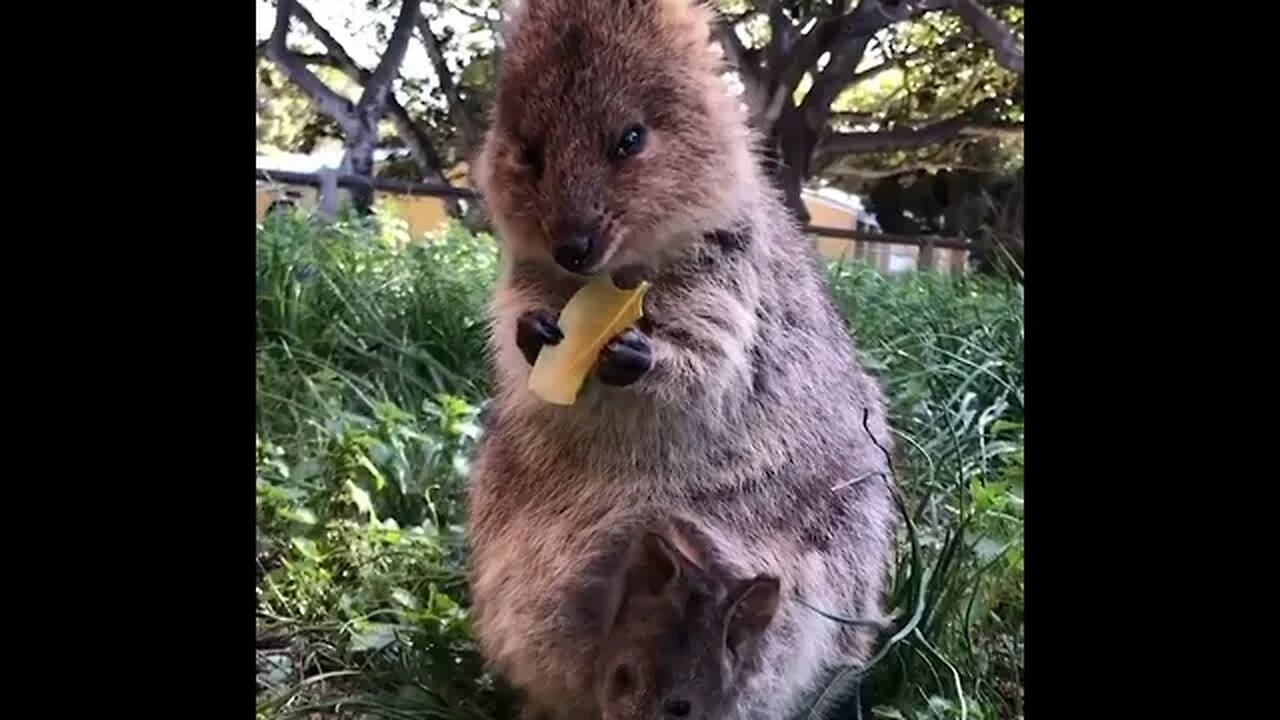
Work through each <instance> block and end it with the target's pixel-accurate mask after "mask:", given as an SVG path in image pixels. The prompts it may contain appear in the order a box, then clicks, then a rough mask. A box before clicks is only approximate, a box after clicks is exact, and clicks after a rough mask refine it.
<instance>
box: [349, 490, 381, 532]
mask: <svg viewBox="0 0 1280 720" xmlns="http://www.w3.org/2000/svg"><path fill="white" fill-rule="evenodd" d="M347 492H348V493H350V494H351V502H353V503H355V506H356V509H357V510H359V511H360V512H361V513H364V514H365V515H368V516H369V520H370V521H371V522H373V521H376V520H377V519H378V515H377V513H376V512H374V509H373V500H372V499H371V498H370V497H369V493H367V492H365V490H364V488H362V487H360V486H359V485H356V484H355V483H353V482H351V481H350V480H348V481H347Z"/></svg>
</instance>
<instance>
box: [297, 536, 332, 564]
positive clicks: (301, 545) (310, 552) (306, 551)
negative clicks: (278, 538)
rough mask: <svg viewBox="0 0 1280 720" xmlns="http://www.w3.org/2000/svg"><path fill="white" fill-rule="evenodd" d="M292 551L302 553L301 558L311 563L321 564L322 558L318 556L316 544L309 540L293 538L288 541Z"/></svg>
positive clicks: (318, 551)
mask: <svg viewBox="0 0 1280 720" xmlns="http://www.w3.org/2000/svg"><path fill="white" fill-rule="evenodd" d="M289 542H290V544H292V545H293V547H294V549H295V550H297V551H298V552H300V553H302V556H303V557H305V558H306V559H308V560H310V561H311V562H316V563H318V562H321V561H322V560H323V559H324V558H323V556H321V555H320V550H319V549H318V548H316V543H315V541H314V540H311V539H310V538H304V537H295V538H293V539H292V540H290V541H289Z"/></svg>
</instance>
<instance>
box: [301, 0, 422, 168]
mask: <svg viewBox="0 0 1280 720" xmlns="http://www.w3.org/2000/svg"><path fill="white" fill-rule="evenodd" d="M293 15H294V17H296V18H297V19H298V20H299V21H300V22H302V24H303V25H305V26H306V28H307V30H308V31H309V32H310V33H311V34H312V35H315V36H316V39H317V40H319V41H320V44H321V45H324V47H325V50H327V51H328V54H327V55H300V54H298V53H292V54H293V55H294V57H296V58H298V59H299V60H300V61H302V62H304V63H307V64H315V65H325V66H329V67H334V68H337V69H339V70H341V71H342V72H343V73H345V74H346V75H347V77H349V78H351V79H353V80H355V81H356V82H358V83H360V84H361V86H367V84H368V83H369V82H370V81H371V79H372V73H370V72H369V71H368V70H365V69H364V68H361V67H360V66H359V65H357V64H356V61H355V59H353V58H352V57H351V54H350V53H348V52H347V50H346V48H344V47H343V46H342V43H340V42H338V40H337V38H335V37H334V36H333V34H332V33H330V32H329V31H328V30H327V29H325V27H324V26H323V25H321V24H320V23H319V22H317V21H316V19H315V17H314V16H313V15H312V14H311V12H310V11H309V10H307V9H306V8H305V7H303V6H302V5H300V4H298V3H296V2H295V3H294V4H293ZM386 113H387V115H388V116H390V118H391V122H392V124H393V125H395V128H396V134H397V135H399V136H400V139H401V140H403V141H404V144H405V145H406V146H407V147H408V148H409V152H410V153H412V154H413V158H414V160H415V161H416V162H417V165H418V171H419V172H421V173H422V177H423V178H424V179H429V180H434V181H437V182H441V183H445V182H447V181H446V179H445V177H444V174H443V172H442V170H443V167H444V163H443V161H442V160H441V159H440V155H439V153H437V152H436V149H435V144H434V143H432V141H431V138H430V137H428V136H427V134H426V133H425V132H424V131H423V130H422V128H421V127H420V126H419V125H418V124H417V123H416V122H414V121H413V119H412V118H411V117H409V111H408V110H405V108H404V106H403V105H401V104H400V101H399V100H398V99H396V96H395V93H394V92H388V93H387V95H386Z"/></svg>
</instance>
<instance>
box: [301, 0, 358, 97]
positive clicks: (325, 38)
mask: <svg viewBox="0 0 1280 720" xmlns="http://www.w3.org/2000/svg"><path fill="white" fill-rule="evenodd" d="M293 16H294V17H296V18H298V20H299V21H300V22H301V23H302V24H303V25H305V26H306V28H307V30H308V31H309V32H310V33H311V34H312V35H315V36H316V39H317V40H319V41H320V44H321V45H324V48H325V50H327V51H329V54H330V55H332V56H333V58H334V59H336V60H337V61H338V63H339V67H342V68H343V69H344V71H347V74H348V75H351V74H352V73H351V72H350V71H349V70H347V69H348V68H356V69H357V70H356V75H359V74H360V73H361V72H365V71H362V70H359V69H358V68H359V66H358V65H356V61H355V60H354V59H353V58H352V57H351V55H349V54H348V53H347V49H346V48H344V47H342V43H340V42H338V40H337V38H335V37H334V36H333V35H332V34H331V33H330V32H329V31H328V30H326V29H325V27H324V26H323V25H321V24H320V23H318V22H316V19H315V16H313V15H312V14H311V11H310V10H308V9H306V8H305V7H303V6H302V5H301V4H299V3H296V2H295V3H294V4H293ZM358 79H359V80H360V83H361V84H362V85H363V84H364V82H365V79H364V78H363V77H360V78H358Z"/></svg>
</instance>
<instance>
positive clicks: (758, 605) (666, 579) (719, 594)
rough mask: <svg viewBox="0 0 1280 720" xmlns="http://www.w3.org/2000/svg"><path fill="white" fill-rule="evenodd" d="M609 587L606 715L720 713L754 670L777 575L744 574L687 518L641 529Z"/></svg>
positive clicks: (599, 689) (614, 718)
mask: <svg viewBox="0 0 1280 720" xmlns="http://www.w3.org/2000/svg"><path fill="white" fill-rule="evenodd" d="M619 568H620V569H619V570H618V572H617V574H616V575H615V577H614V578H613V581H612V582H611V583H610V584H609V585H608V590H607V591H606V592H605V594H604V598H605V599H604V603H605V608H604V610H603V612H602V614H601V617H602V618H604V620H605V626H604V628H605V631H604V638H603V642H602V644H601V651H600V655H599V658H598V661H597V663H596V667H595V676H594V684H595V694H596V699H597V701H598V703H599V705H600V708H601V711H602V713H601V717H602V720H667V719H669V718H689V719H690V720H698V719H700V718H717V717H720V716H721V714H722V713H723V712H725V710H726V709H727V708H729V707H730V706H731V704H732V703H733V702H734V699H735V697H736V695H737V692H738V691H739V690H740V689H741V687H742V683H743V682H744V681H745V679H746V678H747V676H748V674H749V673H750V672H752V670H753V668H754V661H755V659H756V650H757V648H758V645H759V641H760V638H761V636H762V635H763V633H764V632H765V630H766V629H767V628H768V627H769V625H770V623H771V622H772V620H773V618H774V615H775V614H776V612H777V609H778V604H779V599H780V583H779V580H778V578H776V577H773V576H770V575H756V576H753V577H735V576H734V575H732V574H730V573H729V572H727V571H726V570H724V569H723V568H721V567H720V566H719V565H718V563H717V562H716V561H715V559H714V548H713V547H710V546H709V545H707V544H706V538H705V536H704V535H702V534H701V533H700V532H698V530H697V529H696V528H694V527H692V526H691V525H690V524H688V523H683V522H681V523H673V524H671V525H668V526H667V527H665V528H663V529H662V530H656V531H655V530H649V531H644V532H641V533H639V534H638V536H637V537H636V538H635V540H634V542H632V544H631V545H630V547H628V549H627V551H626V557H625V559H624V561H623V562H622V563H621V564H620V565H619Z"/></svg>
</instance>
